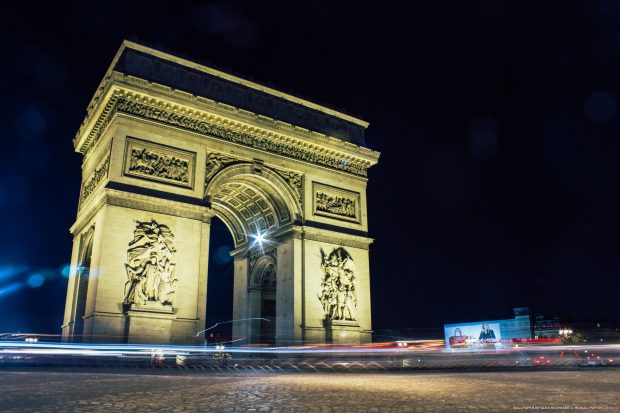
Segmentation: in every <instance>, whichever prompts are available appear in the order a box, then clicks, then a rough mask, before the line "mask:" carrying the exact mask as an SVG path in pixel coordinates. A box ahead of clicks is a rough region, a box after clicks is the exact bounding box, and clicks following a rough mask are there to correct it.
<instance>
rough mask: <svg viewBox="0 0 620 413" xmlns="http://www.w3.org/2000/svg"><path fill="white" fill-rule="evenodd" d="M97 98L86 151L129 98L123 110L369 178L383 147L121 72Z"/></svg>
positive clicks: (82, 142)
mask: <svg viewBox="0 0 620 413" xmlns="http://www.w3.org/2000/svg"><path fill="white" fill-rule="evenodd" d="M131 89H138V91H134V90H131ZM153 94H157V95H161V97H154V96H153ZM172 99H174V101H172ZM93 101H94V102H97V103H96V105H95V106H92V105H91V106H89V109H88V111H87V112H88V115H87V117H86V119H85V120H84V122H83V123H82V125H81V127H80V129H79V130H78V132H77V134H76V137H75V139H74V144H75V145H76V151H78V152H81V153H83V154H87V153H88V152H89V151H90V150H91V148H92V147H93V146H94V145H95V144H96V142H97V141H98V140H99V138H100V137H101V135H102V133H103V131H104V130H105V128H106V127H107V126H108V124H109V123H110V121H111V119H112V118H113V117H114V114H116V113H117V112H121V111H119V104H120V103H121V102H124V103H123V106H122V107H121V109H124V110H123V111H122V113H127V114H129V115H134V116H139V117H142V118H146V119H149V120H152V121H156V122H160V123H164V124H169V125H170V126H175V127H181V128H183V129H185V130H189V131H193V132H197V133H199V134H203V135H204V134H206V135H209V136H214V137H216V138H219V139H223V140H227V141H232V142H233V143H240V144H242V145H244V146H249V147H252V148H254V149H258V150H264V151H267V152H272V153H276V154H281V155H284V156H287V157H289V158H294V159H299V160H302V161H305V162H310V163H314V164H318V165H321V166H326V167H329V168H331V169H337V170H341V171H343V172H347V173H351V174H354V175H357V176H362V177H365V176H366V169H367V168H369V167H370V166H372V165H374V164H376V163H377V161H378V159H379V156H380V154H379V152H376V151H373V150H371V149H368V148H365V147H362V146H358V145H355V144H352V143H350V142H345V141H342V140H340V139H337V138H333V137H329V136H326V135H323V134H321V133H317V132H312V131H309V130H307V129H304V128H300V127H296V126H293V125H291V124H288V123H285V122H281V121H277V120H275V119H272V118H268V117H266V116H262V115H257V114H255V113H252V112H248V111H245V110H242V109H237V108H235V107H232V106H229V105H226V104H222V103H218V102H215V101H213V100H210V99H206V98H202V97H196V96H193V95H190V94H188V93H185V92H182V91H179V90H174V89H171V88H169V87H167V86H162V85H158V84H154V83H151V82H148V81H145V80H143V79H139V78H134V77H131V76H125V75H122V74H120V73H113V74H112V75H111V76H108V77H107V78H106V79H104V82H103V83H102V85H101V86H100V87H99V89H98V91H97V94H96V95H95V98H93ZM129 102H131V104H129ZM138 107H140V109H139V110H137V108H138ZM142 107H146V108H148V109H147V110H144V109H142ZM136 111H138V112H142V116H140V115H136ZM144 115H146V116H144ZM149 115H150V116H149ZM95 117H96V118H95Z"/></svg>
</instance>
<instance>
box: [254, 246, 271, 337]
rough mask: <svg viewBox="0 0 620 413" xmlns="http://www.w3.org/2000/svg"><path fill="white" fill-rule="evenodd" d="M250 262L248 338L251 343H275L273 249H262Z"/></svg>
mask: <svg viewBox="0 0 620 413" xmlns="http://www.w3.org/2000/svg"><path fill="white" fill-rule="evenodd" d="M257 257H258V258H256V257H254V258H253V259H252V260H251V262H250V267H251V270H250V283H249V286H248V297H247V300H248V310H249V313H248V315H249V316H250V318H254V320H250V321H249V323H248V339H249V341H250V342H251V343H260V344H275V338H276V325H277V324H276V320H277V319H276V317H277V295H276V291H277V262H276V251H275V249H273V248H272V249H268V250H264V251H262V255H257Z"/></svg>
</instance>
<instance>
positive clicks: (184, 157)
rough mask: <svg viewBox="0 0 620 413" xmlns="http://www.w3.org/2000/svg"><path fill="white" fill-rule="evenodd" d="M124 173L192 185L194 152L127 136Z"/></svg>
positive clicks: (175, 183)
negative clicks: (173, 148) (169, 147)
mask: <svg viewBox="0 0 620 413" xmlns="http://www.w3.org/2000/svg"><path fill="white" fill-rule="evenodd" d="M125 157H126V160H125V175H128V176H135V177H138V178H146V179H150V180H156V181H160V182H164V183H168V184H172V185H180V186H186V187H190V188H191V187H192V186H193V170H194V158H195V154H194V153H192V152H186V151H180V150H172V149H168V148H167V147H165V146H163V145H157V144H154V143H150V142H146V141H141V140H138V139H135V138H127V150H126V155H125Z"/></svg>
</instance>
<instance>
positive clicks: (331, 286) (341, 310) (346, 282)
mask: <svg viewBox="0 0 620 413" xmlns="http://www.w3.org/2000/svg"><path fill="white" fill-rule="evenodd" d="M321 271H322V272H323V280H322V282H321V294H320V295H319V296H318V298H319V301H320V302H321V305H322V306H323V312H324V314H325V319H326V320H348V321H355V320H356V314H355V308H356V307H357V294H356V292H355V282H356V281H355V266H354V264H353V258H352V257H351V254H349V252H348V251H347V250H345V249H344V248H342V247H338V248H334V249H333V250H332V252H331V253H330V254H329V255H326V254H325V251H323V249H322V248H321Z"/></svg>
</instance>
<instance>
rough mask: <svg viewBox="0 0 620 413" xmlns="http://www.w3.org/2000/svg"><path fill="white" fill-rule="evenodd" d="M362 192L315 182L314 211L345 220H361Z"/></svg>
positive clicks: (317, 213)
mask: <svg viewBox="0 0 620 413" xmlns="http://www.w3.org/2000/svg"><path fill="white" fill-rule="evenodd" d="M359 202H360V194H359V193H357V192H352V191H347V190H344V189H340V188H334V187H331V186H328V185H322V184H318V183H314V213H315V214H316V215H323V216H327V217H330V218H336V219H342V220H345V221H354V222H360V216H359V210H360V204H359Z"/></svg>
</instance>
